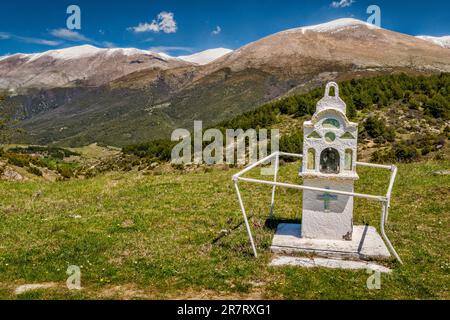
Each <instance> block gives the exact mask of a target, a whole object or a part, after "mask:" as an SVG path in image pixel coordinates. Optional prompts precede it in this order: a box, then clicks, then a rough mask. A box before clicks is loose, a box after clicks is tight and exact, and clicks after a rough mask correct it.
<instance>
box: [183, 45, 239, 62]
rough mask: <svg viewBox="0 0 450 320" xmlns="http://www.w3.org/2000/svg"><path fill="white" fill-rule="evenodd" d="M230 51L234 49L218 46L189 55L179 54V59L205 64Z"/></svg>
mask: <svg viewBox="0 0 450 320" xmlns="http://www.w3.org/2000/svg"><path fill="white" fill-rule="evenodd" d="M230 52H233V50H230V49H225V48H216V49H209V50H205V51H201V52H198V53H194V54H192V55H189V56H179V57H178V59H181V60H184V61H187V62H191V63H195V64H199V65H205V64H208V63H211V62H213V61H214V60H217V59H219V58H221V57H223V56H224V55H226V54H228V53H230Z"/></svg>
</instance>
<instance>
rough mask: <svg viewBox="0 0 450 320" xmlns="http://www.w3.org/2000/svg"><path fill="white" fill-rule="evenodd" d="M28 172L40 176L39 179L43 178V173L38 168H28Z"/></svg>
mask: <svg viewBox="0 0 450 320" xmlns="http://www.w3.org/2000/svg"><path fill="white" fill-rule="evenodd" d="M27 171H28V172H29V173H32V174H34V175H36V176H38V177H42V171H41V170H39V168H37V167H28V168H27Z"/></svg>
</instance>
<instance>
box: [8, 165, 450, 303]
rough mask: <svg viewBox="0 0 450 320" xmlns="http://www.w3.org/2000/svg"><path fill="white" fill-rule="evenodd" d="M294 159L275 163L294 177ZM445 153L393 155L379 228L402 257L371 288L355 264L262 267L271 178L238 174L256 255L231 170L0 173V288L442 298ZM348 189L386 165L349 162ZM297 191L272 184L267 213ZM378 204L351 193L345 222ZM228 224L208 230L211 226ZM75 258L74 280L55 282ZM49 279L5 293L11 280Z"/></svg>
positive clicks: (68, 294) (375, 187)
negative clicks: (56, 178)
mask: <svg viewBox="0 0 450 320" xmlns="http://www.w3.org/2000/svg"><path fill="white" fill-rule="evenodd" d="M298 166H299V164H295V163H293V164H287V165H284V166H283V167H282V168H281V178H280V180H282V181H285V182H297V183H300V182H301V181H300V180H299V179H298V178H296V176H297V171H298ZM449 168H450V162H449V161H440V162H423V163H418V164H405V165H400V166H399V176H398V180H397V183H396V185H395V188H394V193H393V202H392V209H391V214H390V222H389V224H388V227H387V233H388V235H389V237H390V239H391V241H392V243H393V244H394V246H395V247H396V249H397V251H398V253H399V254H400V256H401V257H402V258H403V260H404V263H405V264H404V265H403V266H400V265H399V264H397V263H396V262H390V263H388V265H389V266H390V267H392V268H394V272H393V273H392V274H390V275H382V279H381V280H382V284H381V290H369V289H367V287H366V281H367V278H368V276H369V275H368V274H367V273H366V272H365V271H336V270H328V269H301V268H293V267H284V268H272V267H268V263H269V262H270V260H271V258H272V254H271V253H270V252H269V246H270V242H271V238H272V235H273V233H274V230H273V229H272V228H269V227H267V226H266V219H267V215H268V209H269V204H270V195H271V188H270V187H269V186H255V185H246V184H245V183H242V184H241V186H242V187H241V189H242V194H243V199H244V202H245V204H246V206H247V208H248V211H249V215H250V216H251V220H250V223H251V226H252V228H253V231H254V235H255V238H256V242H257V246H258V250H259V252H260V255H259V257H258V258H257V259H255V258H254V257H253V256H252V254H251V248H250V246H249V244H248V239H247V234H246V231H245V227H244V225H243V224H242V215H241V212H240V210H239V206H238V202H237V200H236V195H235V193H234V190H233V187H232V181H231V176H232V175H233V174H234V173H236V172H237V171H236V170H221V169H213V170H207V171H206V172H203V171H200V172H192V173H184V172H173V173H168V174H164V175H142V174H141V173H137V172H129V173H112V174H107V175H103V176H98V177H96V178H93V179H90V180H70V181H66V182H43V181H37V180H36V181H28V182H21V183H18V182H0V199H1V202H0V219H1V223H0V298H2V299H16V298H19V299H92V298H99V299H110V298H114V299H160V298H200V299H202V298H252V299H354V298H355V299H449V298H450V295H449V287H450V261H449V258H450V254H449V243H450V239H449V230H450V228H449V227H450V219H449V213H450V177H449V176H438V175H433V174H432V172H433V171H435V170H442V169H447V170H448V169H449ZM359 174H360V177H361V179H360V181H358V182H357V186H356V190H357V192H364V193H370V194H385V193H386V188H387V184H388V179H389V172H379V171H377V170H374V169H368V168H367V169H360V170H359ZM300 208H301V193H300V192H299V191H294V190H282V189H280V190H279V191H278V193H277V207H276V210H275V211H276V212H275V218H276V219H294V220H295V219H300V218H301V216H300V213H301V210H300ZM379 219H380V207H379V204H378V203H375V202H368V201H366V200H361V199H357V200H356V208H355V223H357V224H364V223H368V224H370V225H373V226H376V227H377V228H378V225H379ZM222 229H227V230H229V231H230V233H229V234H228V235H226V236H224V237H222V238H220V239H219V240H217V241H215V239H216V238H217V236H218V234H219V232H220V231H221V230H222ZM69 265H77V266H80V268H81V270H82V275H81V286H82V290H79V291H77V290H72V291H70V290H68V289H67V288H66V285H65V283H66V279H67V277H68V275H67V274H66V270H67V267H68V266H69ZM48 282H51V283H54V285H55V286H54V287H53V288H50V289H45V290H37V291H30V292H27V293H25V294H22V295H19V296H16V295H15V294H14V290H15V288H16V287H18V286H19V285H22V284H30V283H48Z"/></svg>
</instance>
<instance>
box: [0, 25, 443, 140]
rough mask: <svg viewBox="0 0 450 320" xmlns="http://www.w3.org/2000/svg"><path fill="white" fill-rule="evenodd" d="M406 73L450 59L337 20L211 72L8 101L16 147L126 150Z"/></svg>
mask: <svg viewBox="0 0 450 320" xmlns="http://www.w3.org/2000/svg"><path fill="white" fill-rule="evenodd" d="M0 62H1V61H0ZM183 63H185V64H186V63H187V62H183ZM401 72H404V73H407V74H411V75H417V74H424V75H429V74H436V73H440V72H450V51H449V49H447V48H444V47H441V46H438V45H436V44H434V43H433V42H430V41H426V40H423V39H419V38H417V37H413V36H408V35H404V34H400V33H396V32H393V31H389V30H385V29H380V28H374V27H373V26H371V25H368V24H366V23H364V22H361V21H359V20H355V19H340V20H336V21H332V22H329V23H326V24H322V25H318V26H310V27H303V28H297V29H292V30H287V31H283V32H279V33H277V34H274V35H271V36H268V37H266V38H264V39H261V40H259V41H256V42H254V43H250V44H248V45H246V46H244V47H242V48H239V49H237V50H235V51H233V52H231V53H229V54H226V55H225V56H223V57H221V58H219V59H217V60H214V61H213V62H211V63H208V64H206V65H198V64H195V65H194V64H189V65H176V66H167V67H164V68H160V67H154V68H146V69H142V70H138V71H136V72H134V73H131V74H127V75H125V76H123V77H120V78H119V79H115V80H113V81H112V82H109V83H107V84H105V85H103V86H95V87H94V88H92V87H85V86H79V87H72V88H63V89H61V88H58V90H60V91H59V93H58V95H56V96H54V95H53V92H55V89H52V90H51V91H42V90H34V91H32V92H31V93H29V94H28V95H25V96H20V95H19V96H11V97H9V98H8V99H7V101H6V103H8V104H11V105H13V106H14V108H15V110H16V113H15V116H16V117H17V118H18V119H19V120H20V124H19V125H20V126H21V127H23V128H24V129H26V130H27V132H28V133H29V134H28V135H26V136H23V137H21V138H20V139H19V138H18V140H17V141H16V142H24V143H39V144H49V143H54V144H58V145H62V146H81V145H86V144H90V143H93V142H101V143H105V144H110V145H115V146H124V145H128V144H131V143H139V142H143V141H147V140H150V139H158V138H167V137H169V135H170V133H171V131H172V130H173V129H174V128H191V127H192V124H193V121H194V120H203V122H204V124H205V125H207V126H208V125H213V124H215V123H217V122H220V121H224V120H228V119H231V118H234V117H236V116H237V115H239V114H242V113H244V112H246V111H249V110H254V109H255V108H256V107H258V106H259V105H261V104H263V103H265V102H268V101H272V100H273V99H277V98H279V97H282V96H285V95H286V94H291V93H298V92H305V91H308V90H309V89H311V88H314V87H317V86H321V85H322V84H323V83H324V82H326V81H329V80H337V81H342V80H348V79H353V78H357V79H358V78H365V77H373V76H377V75H385V74H396V73H401Z"/></svg>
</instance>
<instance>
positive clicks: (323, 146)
mask: <svg viewBox="0 0 450 320" xmlns="http://www.w3.org/2000/svg"><path fill="white" fill-rule="evenodd" d="M331 88H334V95H330V89H331ZM303 132H304V140H303V154H304V157H303V166H302V172H301V176H302V177H303V184H304V185H305V186H309V187H314V188H322V189H332V190H342V191H346V192H353V183H354V181H355V180H357V179H358V175H357V173H356V154H357V136H358V125H357V124H356V123H353V122H350V121H349V120H348V119H347V116H346V105H345V103H344V101H342V99H341V98H340V97H339V88H338V86H337V84H336V83H334V82H330V83H328V85H327V87H326V90H325V96H324V97H323V98H322V100H320V101H319V103H318V104H317V109H316V112H315V113H314V115H313V117H312V119H311V121H307V122H305V123H304V125H303ZM301 234H302V237H304V238H310V239H331V240H348V241H349V240H352V234H353V197H350V196H343V195H335V194H330V193H327V192H325V193H322V194H318V193H317V192H314V191H311V190H305V191H304V192H303V211H302V231H301Z"/></svg>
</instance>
